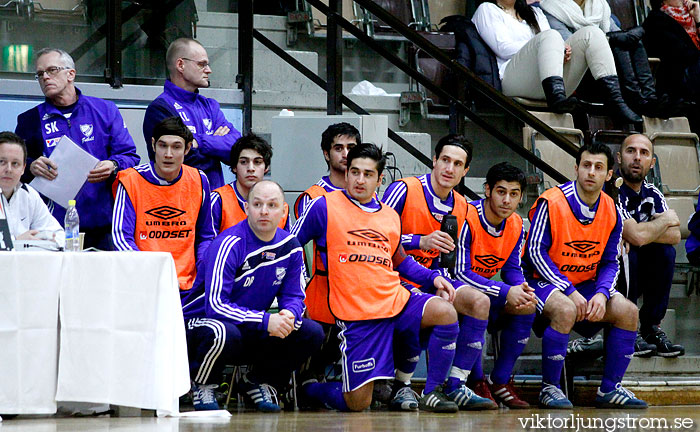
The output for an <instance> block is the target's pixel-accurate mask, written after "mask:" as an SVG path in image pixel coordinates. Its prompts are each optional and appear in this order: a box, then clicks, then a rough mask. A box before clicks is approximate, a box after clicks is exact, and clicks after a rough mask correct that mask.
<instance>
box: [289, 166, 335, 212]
mask: <svg viewBox="0 0 700 432" xmlns="http://www.w3.org/2000/svg"><path fill="white" fill-rule="evenodd" d="M316 186H321V187H322V188H323V189H324V190H325V191H326V192H333V191H337V190H343V188H339V187H336V186H335V185H334V184H333V183H331V179H330V177H328V176H323V177H321V180H319V181H318V182H317V183H316ZM310 202H311V197H310V196H309V195H308V194H306V193H302V194H301V196H300V197H299V201H297V208H296V214H298V215H299V216H300V217H301V215H302V213H304V212H305V211H306V208H307V207H308V206H309V203H310Z"/></svg>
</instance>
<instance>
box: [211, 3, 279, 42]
mask: <svg viewBox="0 0 700 432" xmlns="http://www.w3.org/2000/svg"><path fill="white" fill-rule="evenodd" d="M197 15H198V17H199V21H198V22H197V40H199V41H200V42H201V43H202V44H203V45H204V46H212V47H218V48H238V14H234V13H220V12H198V13H197ZM286 23H287V19H286V17H279V16H269V15H255V18H254V20H253V25H254V28H255V29H256V30H258V31H259V32H260V33H262V34H263V35H265V36H266V37H267V38H268V39H270V40H271V41H272V42H274V43H275V44H277V45H278V46H280V47H282V48H285V47H286V44H287V28H286ZM254 44H255V45H254V47H255V48H258V49H261V48H262V47H263V46H262V45H261V44H260V43H259V42H257V41H254Z"/></svg>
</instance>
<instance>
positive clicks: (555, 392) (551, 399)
mask: <svg viewBox="0 0 700 432" xmlns="http://www.w3.org/2000/svg"><path fill="white" fill-rule="evenodd" d="M539 402H540V408H552V409H572V408H573V407H574V406H573V405H572V404H571V402H570V401H569V399H567V398H566V396H565V395H564V392H563V391H561V389H560V388H559V387H557V386H555V385H554V384H547V385H545V386H544V387H542V391H540V397H539Z"/></svg>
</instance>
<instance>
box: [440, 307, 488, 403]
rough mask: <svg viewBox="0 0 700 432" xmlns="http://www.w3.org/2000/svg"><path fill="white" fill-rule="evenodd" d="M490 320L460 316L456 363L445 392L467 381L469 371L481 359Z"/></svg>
mask: <svg viewBox="0 0 700 432" xmlns="http://www.w3.org/2000/svg"><path fill="white" fill-rule="evenodd" d="M488 324H489V322H488V320H480V319H476V318H473V317H470V316H467V315H460V316H459V335H458V336H457V350H456V351H455V361H454V364H453V367H452V370H451V371H450V378H449V380H448V382H447V386H446V387H445V391H446V392H447V393H450V392H452V391H454V390H455V389H456V388H457V387H459V386H460V385H461V383H463V382H464V381H466V379H467V376H468V375H469V371H471V370H472V367H474V363H476V361H477V359H479V360H480V359H481V352H482V349H483V347H484V342H485V340H484V332H485V331H486V326H488Z"/></svg>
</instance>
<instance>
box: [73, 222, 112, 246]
mask: <svg viewBox="0 0 700 432" xmlns="http://www.w3.org/2000/svg"><path fill="white" fill-rule="evenodd" d="M81 231H83V232H84V233H85V240H83V249H87V248H90V247H94V248H95V249H99V250H102V251H113V250H114V244H113V243H112V226H111V225H110V226H106V227H97V228H84V229H81Z"/></svg>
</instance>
